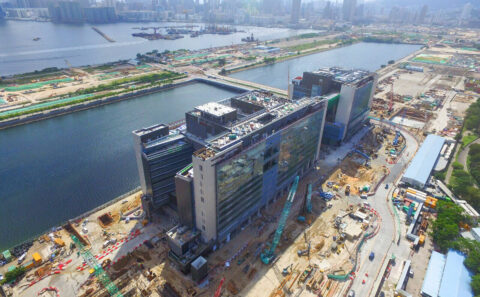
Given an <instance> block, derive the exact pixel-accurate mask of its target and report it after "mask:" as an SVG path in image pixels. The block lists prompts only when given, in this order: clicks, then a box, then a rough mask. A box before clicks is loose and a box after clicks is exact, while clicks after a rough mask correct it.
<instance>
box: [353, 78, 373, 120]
mask: <svg viewBox="0 0 480 297" xmlns="http://www.w3.org/2000/svg"><path fill="white" fill-rule="evenodd" d="M372 87H373V81H370V82H368V83H366V84H365V85H363V86H362V87H360V88H358V89H357V90H356V91H355V96H354V98H353V104H352V112H351V113H350V120H349V121H348V123H349V124H352V122H354V121H355V120H356V119H357V118H358V117H360V116H361V115H362V114H364V113H365V112H367V111H368V110H369V109H368V102H369V101H370V94H371V93H372Z"/></svg>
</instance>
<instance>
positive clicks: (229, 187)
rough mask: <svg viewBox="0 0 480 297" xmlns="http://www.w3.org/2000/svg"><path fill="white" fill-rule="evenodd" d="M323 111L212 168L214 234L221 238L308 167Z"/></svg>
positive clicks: (318, 134)
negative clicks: (214, 179)
mask: <svg viewBox="0 0 480 297" xmlns="http://www.w3.org/2000/svg"><path fill="white" fill-rule="evenodd" d="M323 113H324V110H320V111H317V112H315V113H314V114H312V115H310V116H309V117H307V118H305V119H303V120H300V121H299V122H297V123H295V124H293V125H292V126H290V127H288V128H286V129H284V130H282V131H281V132H280V133H277V134H274V135H271V136H270V137H268V138H267V139H265V140H264V141H262V142H260V143H259V144H258V145H256V146H254V147H252V148H249V149H248V150H246V151H244V152H242V153H240V154H239V155H237V156H235V157H233V158H231V159H229V160H227V161H225V162H224V163H222V164H220V165H218V166H217V168H216V180H217V214H218V217H217V230H218V234H219V237H220V238H222V237H223V236H225V234H226V233H227V232H231V230H233V229H234V228H236V227H237V226H238V225H239V224H241V223H242V222H244V221H245V220H246V219H248V217H250V216H251V215H252V214H253V213H254V212H256V211H257V210H258V209H259V208H260V207H261V206H263V205H265V204H266V202H267V201H268V200H270V199H272V198H273V196H274V195H275V192H276V191H278V190H280V189H282V188H283V187H285V186H286V185H288V184H289V182H290V181H291V178H292V177H294V176H295V175H296V174H299V173H300V171H301V170H302V169H304V168H306V167H307V166H311V165H312V164H313V161H314V159H315V154H316V150H317V146H318V142H319V137H320V129H321V127H322V119H323Z"/></svg>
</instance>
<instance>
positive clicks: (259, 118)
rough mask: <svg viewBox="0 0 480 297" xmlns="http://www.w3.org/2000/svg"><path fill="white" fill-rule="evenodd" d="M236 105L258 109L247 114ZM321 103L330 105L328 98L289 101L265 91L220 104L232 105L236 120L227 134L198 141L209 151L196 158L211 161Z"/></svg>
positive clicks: (203, 151)
mask: <svg viewBox="0 0 480 297" xmlns="http://www.w3.org/2000/svg"><path fill="white" fill-rule="evenodd" d="M234 101H241V102H243V103H246V104H247V105H248V104H249V105H252V106H256V107H257V109H255V111H254V112H251V113H245V112H243V111H242V110H241V109H242V108H241V107H239V108H235V107H232V106H231V105H235V102H234ZM321 101H325V102H327V101H328V98H326V97H313V98H302V99H299V100H288V99H284V98H282V97H278V96H275V95H273V94H272V93H270V92H266V91H252V92H248V93H246V94H242V95H239V96H236V97H233V98H230V99H226V100H223V101H220V102H218V104H225V105H229V106H230V107H232V108H235V109H236V110H237V119H236V120H235V121H233V122H229V123H226V124H224V125H223V127H224V128H225V132H223V133H220V134H218V135H213V136H211V137H210V138H208V139H204V140H199V139H197V140H199V141H202V142H203V143H204V146H205V147H206V148H207V149H202V150H199V151H198V152H197V153H196V154H195V155H196V156H199V157H201V158H203V159H208V158H211V157H213V156H214V155H215V151H222V150H224V149H225V148H227V147H230V146H231V145H233V144H234V143H236V142H240V141H241V139H242V138H245V137H247V136H249V135H251V134H253V133H255V132H256V131H258V130H259V129H261V128H263V127H265V126H267V125H270V124H271V123H273V122H275V121H277V120H279V119H282V118H284V117H286V116H288V115H290V114H292V113H294V112H296V111H298V110H299V109H301V108H304V107H306V106H308V105H312V104H314V103H319V102H321Z"/></svg>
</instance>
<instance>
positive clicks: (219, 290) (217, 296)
mask: <svg viewBox="0 0 480 297" xmlns="http://www.w3.org/2000/svg"><path fill="white" fill-rule="evenodd" d="M224 281H225V277H224V278H222V280H221V281H220V285H218V288H217V290H216V291H215V295H213V297H219V296H220V293H222V286H223V282H224Z"/></svg>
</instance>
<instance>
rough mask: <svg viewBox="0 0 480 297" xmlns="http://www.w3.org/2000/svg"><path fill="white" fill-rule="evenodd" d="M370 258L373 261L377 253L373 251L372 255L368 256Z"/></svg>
mask: <svg viewBox="0 0 480 297" xmlns="http://www.w3.org/2000/svg"><path fill="white" fill-rule="evenodd" d="M368 259H370V261H373V259H375V253H374V252H371V253H370V256H368Z"/></svg>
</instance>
